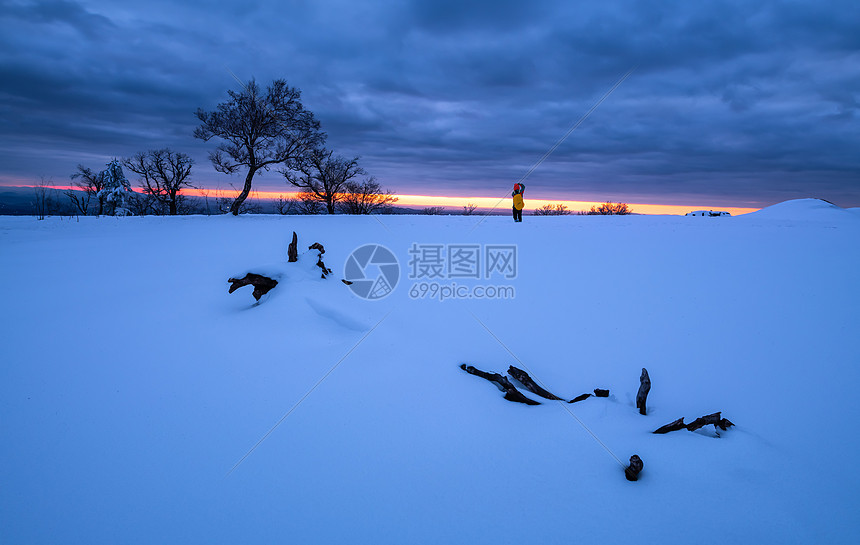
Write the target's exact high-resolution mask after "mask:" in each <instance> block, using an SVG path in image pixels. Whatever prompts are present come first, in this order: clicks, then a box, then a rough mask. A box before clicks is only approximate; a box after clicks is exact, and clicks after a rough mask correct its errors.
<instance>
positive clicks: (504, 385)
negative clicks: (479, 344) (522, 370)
mask: <svg viewBox="0 0 860 545" xmlns="http://www.w3.org/2000/svg"><path fill="white" fill-rule="evenodd" d="M460 369H462V370H463V371H465V372H467V373H469V374H470V375H475V376H476V377H481V378H483V379H486V380H489V381H490V382H492V383H494V384H495V385H496V386H497V387H498V388H499V390H501V391H503V392H505V399H507V400H508V401H516V402H518V403H525V404H526V405H540V402H539V401H535V400H533V399H529V398H527V397H526V396H524V395H523V393H522V392H520V391H519V390H517V389H516V388H514V385H513V384H511V381H509V380H508V378H507V377H505V376H504V375H500V374H498V373H487V372H485V371H481V370H480V369H476V368H474V367H472V366H471V365H466V364H465V363H464V364H462V365H460Z"/></svg>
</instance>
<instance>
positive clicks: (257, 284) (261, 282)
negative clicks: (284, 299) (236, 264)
mask: <svg viewBox="0 0 860 545" xmlns="http://www.w3.org/2000/svg"><path fill="white" fill-rule="evenodd" d="M227 282H232V284H231V285H230V293H233V292H234V291H236V290H237V289H239V288H241V287H242V286H247V285H252V286H254V293H253V294H252V295H253V296H254V299H256V300H257V301H259V300H260V297H262V296H264V295H266V294H267V293H269V290H271V289H272V288H274V287H275V286H277V285H278V281H277V280H274V279H272V278H269V277H268V276H263V275H260V274H254V273H248V274H246V275H245V277H244V278H230V279H228V280H227Z"/></svg>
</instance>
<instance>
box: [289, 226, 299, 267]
mask: <svg viewBox="0 0 860 545" xmlns="http://www.w3.org/2000/svg"><path fill="white" fill-rule="evenodd" d="M298 260H299V236H298V235H297V234H296V232H295V231H293V241H292V242H290V245H289V246H287V261H289V262H290V263H295V262H296V261H298Z"/></svg>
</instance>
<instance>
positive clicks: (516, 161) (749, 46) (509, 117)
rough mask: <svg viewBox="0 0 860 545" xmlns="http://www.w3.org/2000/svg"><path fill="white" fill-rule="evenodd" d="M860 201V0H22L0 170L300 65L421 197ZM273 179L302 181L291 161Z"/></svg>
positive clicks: (352, 143)
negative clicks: (525, 191)
mask: <svg viewBox="0 0 860 545" xmlns="http://www.w3.org/2000/svg"><path fill="white" fill-rule="evenodd" d="M631 68H635V70H634V72H633V73H632V74H631V75H630V76H629V77H628V78H627V79H626V80H625V81H624V82H623V83H622V84H621V85H620V86H619V87H618V88H617V89H616V90H615V91H614V92H613V93H612V94H611V95H610V96H609V97H608V98H607V99H606V100H605V101H604V102H603V103H602V104H601V105H600V106H599V107H598V108H597V109H596V110H595V111H594V112H593V113H592V114H591V115H590V117H588V119H586V120H585V122H583V123H582V125H580V126H579V128H577V130H576V131H574V132H573V133H572V134H571V135H570V137H569V138H568V139H567V140H565V142H564V143H563V144H562V145H561V146H559V147H558V148H557V149H556V150H555V152H554V153H553V154H552V156H551V157H549V158H548V159H547V160H546V161H545V162H544V163H543V164H541V165H540V166H539V167H538V168H537V169H536V170H535V171H534V172H533V173H532V174H531V176H530V177H529V179H528V185H529V193H530V195H531V196H532V197H535V198H537V197H540V198H547V199H571V200H596V201H602V200H623V201H625V202H631V203H634V202H636V203H661V204H687V203H694V202H695V203H708V204H712V205H714V206H720V205H723V206H764V205H767V204H772V203H775V202H780V201H783V200H786V199H791V198H801V197H820V198H825V199H828V200H830V201H832V202H835V203H836V204H839V205H841V206H846V207H847V206H860V112H858V105H860V2H858V1H857V0H845V1H826V0H825V1H783V2H770V1H757V0H743V1H707V0H701V1H699V0H696V1H691V0H682V1H674V0H661V1H660V2H642V1H639V0H631V1H627V0H602V1H597V2H575V1H572V0H559V1H555V0H530V1H527V2H519V1H511V0H492V1H479V2H470V1H467V0H435V1H430V0H425V1H414V0H413V1H407V0H403V1H368V2H360V1H355V0H347V1H340V0H337V1H334V0H319V1H311V0H307V1H305V0H297V1H288V0H284V1H268V0H266V1H257V2H253V1H243V0H236V1H234V0H229V1H221V2H203V1H197V0H186V1H183V2H175V1H164V0H148V1H147V2H140V1H135V2H123V1H107V0H92V1H90V0H85V1H72V0H47V1H39V2H34V1H20V0H0V185H22V184H31V183H34V182H35V181H37V180H38V179H39V177H40V176H45V177H47V178H51V179H53V181H54V183H56V184H58V185H60V184H65V183H67V181H68V176H69V175H70V174H71V173H72V172H74V170H75V166H76V165H77V164H78V163H81V164H84V165H85V166H89V167H91V168H93V169H101V168H103V165H104V163H105V162H107V161H108V160H110V158H112V157H123V156H128V155H131V154H133V153H135V152H137V151H143V150H146V149H153V148H159V147H164V146H169V147H171V148H173V149H174V150H176V151H181V152H184V153H187V154H189V155H191V156H192V157H194V158H195V160H196V162H197V163H196V165H195V170H194V173H193V177H194V180H195V182H196V183H198V184H199V185H202V186H207V187H209V188H213V189H214V188H216V187H218V186H221V187H222V188H225V189H226V188H229V186H230V184H231V183H232V184H235V185H236V186H239V185H241V180H242V178H241V177H240V176H238V175H237V176H233V177H230V176H227V175H224V174H219V173H216V172H215V171H214V170H213V169H212V167H211V165H210V164H209V161H208V159H207V155H208V152H209V151H210V150H211V149H212V148H213V147H214V144H213V143H212V142H209V143H206V142H202V141H200V140H195V139H194V138H193V137H192V132H193V130H194V128H195V126H196V125H197V119H196V118H195V116H194V111H195V110H196V109H197V108H204V109H213V108H214V107H215V106H216V105H217V103H218V102H219V101H222V100H224V99H225V98H226V91H227V90H228V89H238V87H239V83H238V82H237V81H236V80H235V79H234V75H235V76H236V77H238V78H239V79H241V80H249V79H251V78H255V79H256V80H257V81H258V82H259V83H261V84H263V85H265V84H266V83H268V82H271V81H272V80H273V79H275V78H283V79H285V80H287V82H288V83H289V84H290V85H292V86H294V87H297V88H299V89H301V90H302V99H303V102H304V104H305V106H306V107H307V108H309V109H310V110H312V111H313V112H314V113H315V114H316V116H317V117H318V119H319V120H320V121H321V123H322V125H323V129H324V130H325V131H326V132H327V133H328V145H329V147H330V148H331V149H334V150H335V151H336V152H337V153H340V154H342V155H347V156H352V155H360V156H361V157H362V164H363V166H364V167H365V168H366V170H367V171H368V172H369V173H370V174H373V175H375V176H376V177H377V179H379V180H380V181H381V182H382V183H383V185H385V186H387V187H389V188H391V189H393V190H394V191H396V192H398V193H403V194H432V195H464V196H465V195H475V196H488V197H493V196H496V195H499V196H502V195H504V194H506V193H507V192H508V191H509V186H510V185H511V184H512V183H513V182H514V181H516V180H517V179H518V178H520V177H521V176H522V175H523V174H524V173H525V172H526V171H528V170H529V168H530V167H531V166H532V165H533V164H534V163H535V162H536V161H537V160H538V159H540V157H541V156H542V155H543V154H544V153H545V152H546V151H547V150H548V149H549V148H550V147H551V146H552V145H553V144H554V143H555V142H556V141H557V140H558V139H559V138H560V137H561V136H562V135H564V134H565V133H566V132H567V130H568V129H569V128H570V127H571V126H572V125H573V124H574V123H575V122H576V121H577V120H578V119H579V118H580V117H582V115H583V114H585V113H586V112H587V111H588V110H589V108H591V107H592V106H593V105H594V104H595V103H596V102H597V101H598V100H599V99H600V97H601V96H603V95H604V93H606V92H607V91H608V90H609V89H610V88H611V87H612V86H613V84H615V83H616V82H617V81H618V80H619V78H621V77H622V76H623V75H624V74H625V73H626V72H628V71H629V70H630V69H631ZM257 188H258V189H264V190H282V189H285V188H286V185H285V182H284V180H283V177H282V176H281V175H279V174H277V173H275V172H272V173H269V174H267V175H265V176H264V177H263V178H261V179H260V181H259V182H258V183H257Z"/></svg>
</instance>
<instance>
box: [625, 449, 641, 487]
mask: <svg viewBox="0 0 860 545" xmlns="http://www.w3.org/2000/svg"><path fill="white" fill-rule="evenodd" d="M644 467H645V464H644V463H643V462H642V458H640V457H639V456H637V455H635V454H634V455H633V456H631V457H630V465H629V466H627V467H626V468H625V469H624V476H625V477H627V480H628V481H636V480H639V472H640V471H642V468H644Z"/></svg>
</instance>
